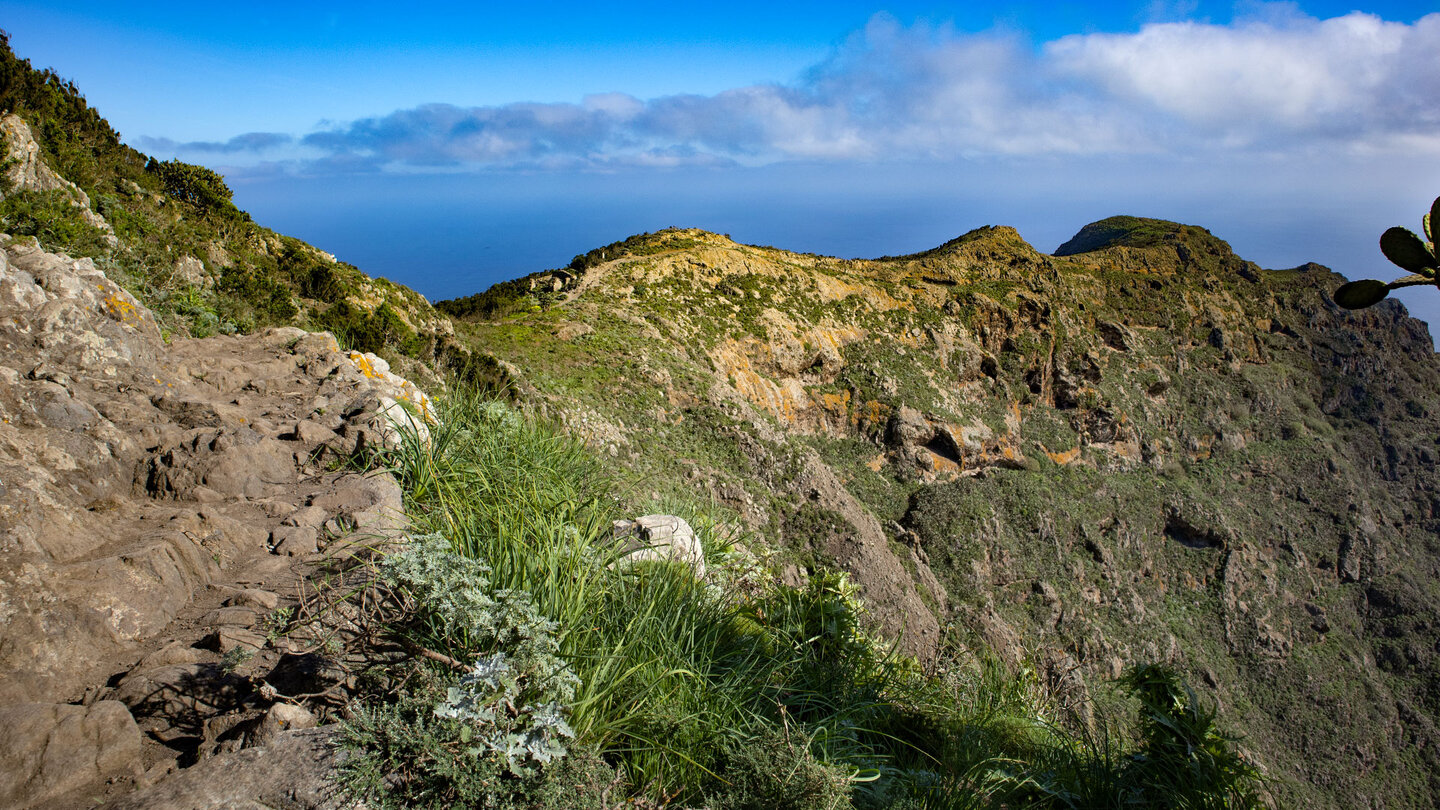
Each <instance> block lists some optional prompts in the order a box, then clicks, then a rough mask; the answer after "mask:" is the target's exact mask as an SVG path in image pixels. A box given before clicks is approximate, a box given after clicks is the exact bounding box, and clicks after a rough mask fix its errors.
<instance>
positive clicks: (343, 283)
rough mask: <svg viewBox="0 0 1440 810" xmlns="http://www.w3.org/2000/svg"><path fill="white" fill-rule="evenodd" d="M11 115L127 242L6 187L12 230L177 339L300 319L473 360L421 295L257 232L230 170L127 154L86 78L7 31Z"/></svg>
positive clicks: (0, 63)
mask: <svg viewBox="0 0 1440 810" xmlns="http://www.w3.org/2000/svg"><path fill="white" fill-rule="evenodd" d="M11 113H13V114H15V115H17V116H19V117H20V118H21V119H22V120H23V121H24V122H25V123H26V124H27V125H28V126H29V128H30V130H31V132H32V133H33V135H34V137H35V140H36V143H37V144H39V146H40V150H41V155H40V156H41V158H42V159H43V161H44V162H45V163H46V164H47V165H48V166H49V167H50V168H51V169H53V170H54V171H55V172H57V173H58V174H59V175H60V176H61V177H64V178H65V179H67V180H70V181H71V182H74V183H75V184H77V185H78V186H79V187H80V189H81V190H83V191H84V192H85V193H86V194H87V195H88V197H89V199H90V206H91V209H92V211H93V212H94V213H96V214H99V215H100V216H102V217H104V219H105V221H106V222H108V223H109V224H110V226H111V227H112V228H113V229H114V238H110V237H109V236H108V234H106V233H105V232H104V231H102V230H101V229H99V228H96V227H94V226H93V225H92V224H90V223H89V222H86V220H85V219H84V217H83V216H82V213H81V212H80V210H79V209H77V208H75V207H74V206H73V205H71V204H70V202H69V200H70V197H69V196H68V195H67V194H65V193H64V192H61V191H49V192H37V191H30V190H20V191H16V190H14V189H0V192H3V199H0V232H4V233H8V234H10V235H11V236H30V237H35V238H36V239H38V240H39V241H40V243H41V244H42V245H43V246H44V247H45V248H46V249H47V250H52V251H63V252H65V253H68V254H70V255H72V256H74V257H76V258H79V257H88V258H91V259H93V260H94V261H95V263H96V266H98V267H100V268H101V269H103V270H104V271H105V272H106V274H107V275H108V276H110V277H111V278H113V279H115V280H116V281H117V282H119V283H121V284H122V285H124V286H125V287H126V288H127V289H129V290H130V291H131V292H132V293H134V294H135V295H136V297H137V298H139V299H140V300H141V301H142V302H144V303H145V304H146V305H147V306H148V307H150V308H151V310H153V311H154V312H155V315H156V318H157V320H158V321H159V322H160V324H161V326H162V328H164V329H165V330H166V331H167V333H174V334H181V335H191V336H196V337H205V336H208V335H213V334H217V333H227V334H228V333H244V332H249V331H252V330H255V329H258V328H261V327H264V326H270V325H281V324H297V325H301V326H306V327H309V328H312V329H327V330H330V331H332V332H334V333H335V334H336V336H337V337H338V338H340V340H341V341H342V342H343V343H345V344H346V345H347V346H351V347H353V348H356V349H359V350H362V351H372V352H380V351H384V352H387V353H390V355H391V356H392V357H395V358H398V357H400V356H407V357H411V358H419V359H424V360H427V361H429V362H431V363H435V364H438V365H445V364H450V363H452V361H459V362H463V360H464V357H463V352H461V351H459V350H458V347H455V346H454V345H453V343H452V342H451V341H449V340H448V330H447V327H448V322H447V321H445V319H444V318H443V317H442V316H440V315H438V314H437V313H436V312H435V311H434V310H433V309H432V308H431V307H430V305H429V304H428V303H427V302H426V301H425V300H424V298H422V297H421V296H420V295H419V294H417V293H415V292H414V291H412V290H409V289H407V288H405V287H402V286H400V285H398V284H394V283H392V282H389V281H386V280H384V279H372V278H370V277H368V276H366V275H365V274H364V273H362V272H360V271H359V270H358V269H356V268H355V267H354V266H352V265H349V264H346V263H344V262H339V261H336V260H335V259H334V258H333V257H331V256H329V255H327V254H325V253H322V252H321V251H319V250H317V249H315V248H314V247H311V246H310V245H308V244H305V243H304V242H301V241H300V240H298V239H294V238H291V237H286V236H281V235H279V234H276V233H274V232H273V231H271V230H269V229H267V228H263V227H261V226H259V225H256V224H255V223H254V222H252V221H251V220H250V217H249V215H248V214H246V213H244V212H243V211H240V210H239V209H238V208H236V207H235V205H234V203H233V202H232V200H231V190H230V188H229V187H228V186H227V185H226V184H225V181H224V178H222V177H221V176H220V175H219V174H217V173H216V172H214V171H212V170H210V169H207V168H205V167H203V166H194V165H191V164H187V163H182V162H180V161H175V160H169V161H158V160H155V159H153V158H147V157H146V156H145V155H143V154H141V153H140V152H138V151H136V150H134V149H132V148H130V147H128V146H125V145H124V144H123V143H121V142H120V136H119V134H118V133H116V132H115V130H114V129H112V128H111V127H110V125H109V123H107V122H106V121H105V119H104V118H102V117H101V116H100V115H99V113H98V112H97V111H96V110H95V109H94V108H92V107H91V106H90V105H89V104H87V103H86V100H85V97H84V96H83V95H82V94H81V93H80V91H79V89H78V88H76V87H75V85H74V84H73V83H71V82H68V81H66V80H64V79H62V78H61V77H60V76H59V75H57V74H56V73H55V72H54V71H52V70H36V69H35V68H33V67H32V66H31V65H30V63H29V61H28V60H25V59H21V58H19V57H17V56H16V55H15V54H14V53H13V52H12V51H11V50H10V47H9V39H8V37H7V36H5V35H4V34H3V32H0V115H5V114H11Z"/></svg>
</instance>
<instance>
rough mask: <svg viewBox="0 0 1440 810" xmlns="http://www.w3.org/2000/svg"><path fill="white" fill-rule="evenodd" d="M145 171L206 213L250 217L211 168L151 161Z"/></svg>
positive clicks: (174, 162)
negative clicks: (238, 205) (234, 201)
mask: <svg viewBox="0 0 1440 810" xmlns="http://www.w3.org/2000/svg"><path fill="white" fill-rule="evenodd" d="M145 171H147V172H150V173H151V174H153V175H155V176H156V177H157V178H159V180H160V187H161V188H163V189H164V190H165V193H166V194H168V195H170V197H171V198H173V199H176V200H179V201H181V202H185V203H189V204H190V205H193V206H195V207H196V208H198V209H200V210H201V211H203V212H205V213H213V214H219V215H221V216H224V217H228V218H234V219H248V218H249V217H248V216H247V215H245V214H243V213H242V212H241V211H240V210H239V209H238V208H236V207H235V204H234V203H233V202H231V201H230V198H231V191H230V187H229V186H227V185H225V178H223V177H221V176H220V175H219V174H217V173H216V172H214V171H213V170H211V169H207V168H205V167H204V166H195V165H193V164H190V163H181V162H180V161H178V160H163V161H161V160H156V159H154V158H151V159H150V161H149V162H148V163H146V164H145Z"/></svg>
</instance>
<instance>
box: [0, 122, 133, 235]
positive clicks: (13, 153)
mask: <svg viewBox="0 0 1440 810" xmlns="http://www.w3.org/2000/svg"><path fill="white" fill-rule="evenodd" d="M0 137H3V138H4V145H5V160H6V161H8V162H9V164H10V165H9V168H8V169H7V170H6V171H5V181H6V184H7V185H8V186H9V187H10V188H12V189H15V190H17V191H61V192H64V193H65V194H67V195H69V196H70V201H71V203H72V204H73V205H74V206H75V207H76V208H77V209H79V210H80V212H81V213H80V215H81V216H82V217H84V219H85V221H86V222H87V223H89V224H90V225H92V226H93V227H96V228H99V229H101V230H103V231H105V232H106V233H109V234H111V236H112V237H113V236H114V230H113V229H111V227H110V223H108V222H106V221H105V218H104V217H102V216H100V215H99V214H97V213H95V212H94V211H91V210H90V196H89V195H87V194H86V193H85V192H84V191H82V190H81V189H80V187H79V186H77V185H75V184H74V183H72V182H70V181H69V180H66V179H65V178H63V177H61V176H60V175H58V174H56V173H55V170H54V169H51V168H50V167H49V166H47V165H45V161H44V160H42V159H41V156H40V144H38V143H36V142H35V136H34V134H33V133H31V132H30V125H29V124H26V123H25V122H24V121H22V120H21V119H20V116H18V115H14V114H11V115H7V116H5V117H4V118H0Z"/></svg>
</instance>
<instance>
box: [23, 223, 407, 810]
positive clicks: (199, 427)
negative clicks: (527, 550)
mask: <svg viewBox="0 0 1440 810" xmlns="http://www.w3.org/2000/svg"><path fill="white" fill-rule="evenodd" d="M428 418H429V400H428V399H427V398H426V397H425V395H424V394H423V393H422V392H420V391H419V390H417V389H416V388H415V387H414V386H413V385H411V384H410V383H409V382H407V381H405V380H403V379H401V378H399V377H396V376H394V375H392V374H391V373H390V372H389V368H388V366H387V365H386V364H385V362H384V361H383V360H381V359H379V358H377V357H375V356H373V355H361V354H358V353H347V352H343V351H341V349H340V347H339V346H338V345H337V344H336V342H335V340H334V338H333V337H331V336H330V335H328V334H325V333H319V334H312V333H307V332H304V331H302V330H299V329H293V328H288V329H272V330H270V331H267V332H264V333H262V334H256V335H251V336H244V337H232V336H219V337H212V338H207V339H204V340H174V341H172V342H168V343H167V342H166V341H165V340H164V339H162V335H161V332H160V330H159V328H157V325H156V323H155V320H154V318H153V317H152V316H151V314H150V313H149V312H148V311H147V310H146V309H145V308H144V307H143V306H141V305H140V303H139V302H137V301H136V300H135V298H133V297H132V296H131V295H130V294H129V293H127V292H126V291H125V290H124V289H122V288H121V287H120V286H119V285H117V284H116V283H114V282H113V281H112V280H110V279H108V278H107V277H106V276H105V274H104V273H103V272H101V271H100V270H99V269H97V268H96V267H95V265H94V264H93V263H92V262H91V261H90V260H89V259H80V260H75V259H71V258H69V257H67V256H64V255H56V254H52V253H48V252H45V251H44V250H43V249H42V248H41V247H40V246H39V245H38V244H36V243H35V242H34V241H33V240H32V241H26V240H12V239H10V238H9V237H4V236H0V726H3V727H4V728H5V729H6V734H5V735H4V741H3V742H0V806H5V807H15V808H67V807H80V806H87V807H93V806H95V804H96V802H97V800H99V801H110V802H111V803H112V805H113V806H116V807H139V806H145V807H177V808H178V807H186V808H191V807H202V806H232V804H233V803H234V802H237V801H238V802H239V803H240V804H243V805H244V806H247V807H269V806H275V807H279V806H287V807H294V806H307V807H313V806H324V805H326V804H327V803H333V802H335V801H337V799H336V798H335V796H334V791H333V786H329V785H328V783H327V782H326V780H325V779H324V774H325V773H328V767H329V766H328V765H327V763H329V762H330V761H331V760H332V759H333V757H334V754H333V751H332V749H331V747H330V746H329V745H328V744H327V742H326V741H327V740H328V739H329V737H328V732H327V731H326V730H325V729H323V728H321V729H317V730H311V731H305V730H300V729H305V728H307V727H312V726H315V725H317V722H319V721H323V719H324V715H325V714H326V712H325V706H326V705H338V700H336V701H332V702H331V703H330V704H327V703H326V699H327V696H328V697H329V698H334V697H335V695H336V694H338V693H342V692H343V691H344V689H345V688H346V683H345V679H346V673H345V669H344V667H343V666H338V665H336V662H335V661H334V658H335V650H334V649H333V648H332V649H319V648H318V646H319V645H314V644H312V645H309V646H303V645H302V643H301V642H300V641H299V640H297V639H296V638H295V637H294V636H293V635H291V636H289V637H286V636H282V635H281V634H280V633H278V632H276V630H277V628H278V627H280V626H281V624H282V623H283V622H284V621H285V620H286V618H287V617H289V616H291V615H293V611H294V609H295V606H296V605H297V600H298V599H300V597H301V596H302V594H303V592H304V590H305V589H306V588H311V587H313V582H314V580H315V576H316V574H317V572H322V573H323V572H324V571H325V570H327V566H332V567H333V563H334V561H335V560H336V559H339V558H343V557H345V556H346V555H350V556H352V557H353V556H355V555H357V553H358V552H361V551H363V550H366V549H369V548H373V547H374V546H375V544H377V543H383V542H386V541H387V539H391V540H393V539H394V538H395V537H397V536H398V533H399V531H400V529H401V528H402V525H403V518H404V515H403V512H402V504H401V493H400V489H399V487H398V486H397V484H396V483H395V481H394V480H392V479H391V478H389V477H388V476H386V475H376V474H362V473H359V472H355V471H353V470H350V469H347V467H346V465H345V464H343V463H342V462H343V461H344V460H345V459H347V458H350V457H351V456H353V455H354V454H355V453H357V452H358V451H363V450H365V449H366V448H367V447H368V446H371V445H375V444H380V445H385V444H390V443H393V442H395V441H396V439H397V438H398V430H400V429H402V428H400V427H397V425H400V426H404V425H410V426H413V427H414V429H416V430H419V431H422V432H423V431H424V430H425V423H426V421H427V419H428ZM298 696H306V697H308V700H305V699H301V697H298ZM307 707H308V708H307ZM312 710H313V711H312ZM317 714H318V715H320V717H319V718H317ZM266 751H271V752H273V753H274V755H273V756H266V755H265V752H266ZM196 763H200V765H201V767H191V766H193V765H195V764H196ZM202 771H203V773H202ZM297 780H298V781H297ZM306 780H308V781H306ZM302 782H303V783H304V784H301V783H302ZM137 788H140V789H143V790H142V791H141V792H139V793H136V792H135V791H136V789H137ZM227 790H228V791H230V793H229V794H227V793H226V792H225V791H227ZM242 796H243V797H244V798H243V801H242V800H240V798H239V797H242Z"/></svg>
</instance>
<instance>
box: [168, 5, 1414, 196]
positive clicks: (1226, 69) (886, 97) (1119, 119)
mask: <svg viewBox="0 0 1440 810" xmlns="http://www.w3.org/2000/svg"><path fill="white" fill-rule="evenodd" d="M1185 7H1186V6H1185V4H1184V3H1183V2H1182V3H1177V4H1174V6H1173V8H1174V9H1180V10H1183V9H1184V8H1185ZM1155 14H1156V15H1159V16H1162V17H1170V16H1173V14H1172V7H1171V6H1157V7H1156V10H1155ZM1437 53H1440V14H1431V15H1428V16H1426V17H1424V18H1422V19H1420V20H1418V21H1416V22H1414V23H1408V24H1407V23H1399V22H1387V21H1384V20H1381V19H1380V18H1378V17H1375V16H1373V15H1369V14H1362V13H1359V12H1354V13H1351V14H1347V15H1345V16H1343V17H1336V18H1333V19H1327V20H1319V19H1315V18H1311V17H1307V16H1304V15H1303V14H1300V13H1299V12H1298V11H1296V10H1294V8H1293V7H1289V6H1286V5H1284V4H1263V5H1259V6H1256V7H1255V11H1254V13H1252V14H1250V15H1249V16H1247V17H1243V18H1241V19H1239V20H1238V21H1236V22H1234V23H1232V24H1230V25H1212V24H1208V23H1200V22H1156V23H1150V24H1147V25H1145V26H1143V27H1142V28H1141V29H1140V30H1139V31H1137V32H1133V33H1123V34H1105V33H1095V34H1076V35H1072V36H1067V37H1063V38H1061V39H1058V40H1055V41H1052V42H1047V43H1042V44H1041V45H1040V46H1038V47H1036V46H1034V45H1032V43H1030V42H1029V41H1027V40H1025V39H1024V38H1023V37H1020V36H1018V35H1015V34H1006V33H999V32H984V33H979V34H974V33H963V32H957V31H955V30H953V29H952V28H950V27H946V26H939V27H934V26H927V25H915V26H910V27H905V26H902V25H900V24H899V23H897V22H896V21H895V20H893V19H891V18H889V17H887V16H884V15H879V16H877V17H875V18H874V19H872V20H871V21H870V23H869V24H868V25H867V26H866V27H865V28H864V29H862V30H861V31H858V32H856V33H855V34H854V35H852V36H851V37H850V38H849V39H848V40H847V41H846V42H845V43H844V44H843V45H841V46H840V47H839V48H837V49H836V51H835V53H834V54H832V55H831V56H830V58H828V59H827V60H825V61H824V62H822V63H820V64H818V65H816V66H815V67H814V68H812V69H811V70H810V71H809V72H808V73H807V74H806V75H805V76H804V77H802V79H801V80H799V81H797V82H795V83H793V84H790V85H778V84H768V85H754V86H749V87H740V88H735V89H731V90H727V91H724V92H721V93H718V94H715V95H710V96H699V95H676V96H666V97H661V98H656V99H649V100H642V99H638V98H635V97H633V96H629V95H625V94H623V93H606V94H600V95H591V96H587V97H585V98H584V99H583V100H582V102H581V103H579V104H536V103H525V102H517V103H514V104H507V105H501V106H489V107H472V108H461V107H456V106H452V105H446V104H430V105H425V106H421V107H415V108H412V109H406V110H398V111H396V112H393V113H390V114H388V115H384V116H380V117H376V118H368V119H362V120H359V121H354V122H351V123H349V124H344V125H339V126H335V127H332V128H329V129H326V130H323V131H319V132H314V133H311V134H309V135H307V136H305V137H304V138H303V139H299V141H298V143H300V144H303V147H304V148H305V149H307V150H309V152H310V153H311V154H312V155H313V154H315V153H316V151H317V150H318V153H319V154H321V155H323V156H324V158H323V162H313V161H312V162H308V163H306V162H303V161H302V162H301V165H303V166H305V167H307V168H308V169H310V170H316V171H319V170H323V169H324V168H325V167H334V166H344V167H353V166H362V167H388V168H390V169H392V170H393V169H406V168H408V169H410V170H415V169H430V170H434V169H444V168H446V167H450V168H452V169H453V168H475V167H482V168H484V167H490V168H540V169H545V168H577V167H591V168H597V169H610V168H615V167H619V166H625V165H637V166H657V165H660V166H665V165H686V164H690V165H697V164H716V163H720V164H725V163H733V164H741V165H763V164H768V163H776V162H785V161H794V160H802V161H821V162H846V161H866V162H874V161H887V160H901V161H933V160H937V159H941V160H943V159H952V158H956V157H976V156H986V155H992V156H1017V155H1018V156H1045V155H1053V156H1086V155H1095V156H1099V155H1111V156H1113V155H1127V154H1148V155H1166V154H1171V155H1175V156H1186V157H1193V156H1204V155H1207V154H1230V155H1235V154H1246V153H1253V152H1273V151H1283V152H1286V153H1291V154H1294V153H1305V152H1307V151H1318V152H1320V153H1325V152H1331V153H1334V152H1337V151H1338V152H1342V153H1347V154H1361V153H1374V152H1389V153H1394V152H1398V151H1401V150H1408V151H1414V152H1420V153H1426V154H1432V155H1433V154H1440V59H1437V58H1435V55H1436V54H1437ZM244 145H245V146H250V144H248V143H246V144H244ZM257 145H259V146H266V145H271V144H270V142H265V143H258V144H257ZM273 145H275V146H282V147H283V146H285V145H286V143H285V141H283V140H278V139H277V140H275V141H274V142H273ZM191 146H197V147H198V146H199V145H191ZM212 146H213V147H215V148H217V149H224V150H225V151H227V152H232V153H233V152H236V151H238V149H239V147H240V143H239V141H238V139H237V142H235V143H234V144H225V145H220V144H216V145H212Z"/></svg>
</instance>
